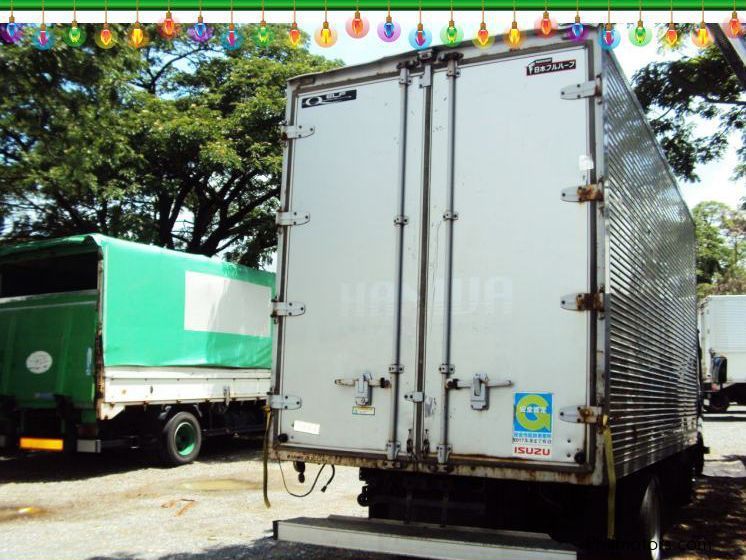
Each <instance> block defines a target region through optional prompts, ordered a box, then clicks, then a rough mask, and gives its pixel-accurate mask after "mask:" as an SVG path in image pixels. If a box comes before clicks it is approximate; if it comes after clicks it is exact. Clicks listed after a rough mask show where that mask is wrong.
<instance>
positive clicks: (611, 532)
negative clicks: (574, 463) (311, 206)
mask: <svg viewBox="0 0 746 560" xmlns="http://www.w3.org/2000/svg"><path fill="white" fill-rule="evenodd" d="M603 434H604V454H605V456H606V474H607V476H608V477H609V497H608V501H607V508H608V509H607V512H606V536H607V538H609V539H613V538H614V536H615V534H616V469H615V468H614V449H613V447H612V443H611V428H609V423H608V418H607V417H604V428H603Z"/></svg>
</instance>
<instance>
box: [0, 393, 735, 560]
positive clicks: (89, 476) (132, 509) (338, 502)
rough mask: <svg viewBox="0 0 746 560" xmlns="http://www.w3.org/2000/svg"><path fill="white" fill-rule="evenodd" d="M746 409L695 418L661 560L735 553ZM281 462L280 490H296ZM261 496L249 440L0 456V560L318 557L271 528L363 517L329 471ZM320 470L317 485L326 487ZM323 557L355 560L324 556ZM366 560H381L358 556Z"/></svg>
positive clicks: (254, 448) (350, 486)
mask: <svg viewBox="0 0 746 560" xmlns="http://www.w3.org/2000/svg"><path fill="white" fill-rule="evenodd" d="M744 428H746V407H733V408H732V409H731V410H729V411H728V413H726V414H717V415H709V416H707V418H706V420H705V438H706V443H707V444H708V445H709V446H710V447H711V451H712V453H711V454H710V456H709V457H708V461H707V464H706V467H705V474H706V476H705V477H703V478H702V479H701V480H700V481H699V482H698V485H697V500H696V502H695V503H694V504H692V505H691V506H689V507H687V508H685V509H684V510H683V511H681V512H680V514H679V515H678V517H677V519H676V520H675V523H674V525H673V527H672V528H671V530H670V531H669V533H668V535H667V543H666V544H667V546H666V550H667V552H666V554H665V556H666V557H668V558H676V559H684V558H724V559H725V558H727V559H730V558H743V557H746V465H745V463H746V449H745V445H744V443H745V442H746V436H744ZM316 468H317V467H316V466H315V465H309V468H308V472H307V482H306V484H305V485H304V486H303V487H301V486H300V485H298V483H297V481H296V477H295V473H294V472H293V470H292V467H291V466H290V465H286V466H285V475H286V478H287V483H288V485H289V486H290V487H291V489H292V490H294V491H296V492H298V491H302V490H303V489H304V488H307V487H308V486H310V483H311V481H312V480H313V478H314V476H315V472H316ZM270 473H271V476H270V499H271V501H272V508H271V509H266V508H265V506H264V503H263V500H262V490H261V487H262V461H261V442H259V441H257V440H254V441H246V440H230V441H213V442H210V444H209V445H208V446H207V448H206V449H205V452H204V454H203V456H202V457H201V458H200V460H199V461H197V462H196V463H194V464H191V465H188V466H185V467H180V468H177V469H162V468H158V467H155V466H153V463H152V462H151V459H150V457H148V456H147V455H146V454H145V453H140V452H126V453H109V454H105V455H101V456H86V455H78V456H69V457H67V456H61V455H44V454H40V455H32V456H25V457H4V458H2V459H0V535H2V537H1V538H0V558H2V559H3V560H5V559H9V560H19V559H23V560H26V559H37V558H38V559H44V560H49V559H55V560H64V559H98V560H103V559H114V558H117V559H159V560H172V559H176V558H184V559H189V560H222V559H235V560H239V559H253V558H271V559H290V558H309V559H313V558H319V559H321V558H329V557H332V555H330V553H329V551H328V550H326V549H320V548H315V547H306V546H297V545H292V544H287V543H276V542H274V541H273V540H272V538H271V529H272V521H273V520H274V519H287V518H293V517H299V516H317V517H325V516H327V515H330V514H332V513H334V514H342V515H360V516H363V515H365V510H364V509H363V508H361V507H359V506H358V505H357V503H356V501H355V497H356V496H357V494H358V492H359V488H360V483H359V481H358V480H357V470H356V469H351V468H338V469H337V471H336V476H335V478H334V480H333V482H332V484H331V485H330V486H329V488H328V490H327V491H326V492H324V493H322V492H320V491H318V490H317V491H316V492H314V493H313V494H312V495H311V496H309V497H308V498H304V499H298V498H294V497H291V496H289V495H288V494H287V493H286V492H285V491H284V489H283V484H282V479H281V475H280V472H279V470H278V466H277V464H276V463H273V464H271V465H270ZM328 475H329V470H328V469H327V471H326V472H324V473H322V475H321V478H320V481H319V484H318V487H321V486H323V484H324V483H326V481H327V479H328ZM333 557H334V558H342V559H347V558H349V559H353V558H355V559H357V560H361V559H362V558H363V556H361V555H360V554H355V553H342V552H339V551H335V552H334V554H333ZM364 558H368V559H371V560H372V559H374V558H375V559H382V558H384V557H383V556H376V555H366V556H365V557H364Z"/></svg>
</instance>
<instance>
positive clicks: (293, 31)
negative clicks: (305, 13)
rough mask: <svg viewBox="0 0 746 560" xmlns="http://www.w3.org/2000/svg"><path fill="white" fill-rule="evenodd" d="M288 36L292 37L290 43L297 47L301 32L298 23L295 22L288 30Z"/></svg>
mask: <svg viewBox="0 0 746 560" xmlns="http://www.w3.org/2000/svg"><path fill="white" fill-rule="evenodd" d="M288 38H289V39H290V44H291V45H292V46H294V47H297V46H298V43H300V39H301V34H300V29H298V24H297V23H295V22H293V25H292V26H291V27H290V31H288Z"/></svg>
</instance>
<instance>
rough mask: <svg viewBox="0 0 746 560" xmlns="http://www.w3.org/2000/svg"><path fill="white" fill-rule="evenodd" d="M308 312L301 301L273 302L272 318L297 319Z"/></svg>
mask: <svg viewBox="0 0 746 560" xmlns="http://www.w3.org/2000/svg"><path fill="white" fill-rule="evenodd" d="M305 312H306V306H305V304H303V303H301V302H299V301H274V302H272V317H295V316H296V315H303V314H304V313H305Z"/></svg>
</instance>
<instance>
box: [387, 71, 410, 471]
mask: <svg viewBox="0 0 746 560" xmlns="http://www.w3.org/2000/svg"><path fill="white" fill-rule="evenodd" d="M409 82H410V80H409V69H408V68H407V67H406V66H402V68H401V69H400V71H399V89H400V92H401V103H400V117H399V177H398V187H399V193H398V195H399V196H398V199H399V200H398V205H397V211H396V218H395V219H394V225H395V227H396V263H395V276H396V280H395V282H396V287H395V289H394V348H393V355H394V357H393V360H392V362H391V367H390V368H389V373H390V379H391V414H390V415H389V439H388V442H387V444H386V458H387V459H388V460H389V461H393V460H395V459H396V457H397V455H398V454H399V448H400V445H399V442H398V441H397V439H396V438H397V433H396V432H397V423H398V416H399V377H400V375H401V372H402V365H401V331H402V293H403V290H404V227H405V226H406V223H407V220H406V217H405V215H404V210H405V206H406V174H407V112H408V99H409Z"/></svg>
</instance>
